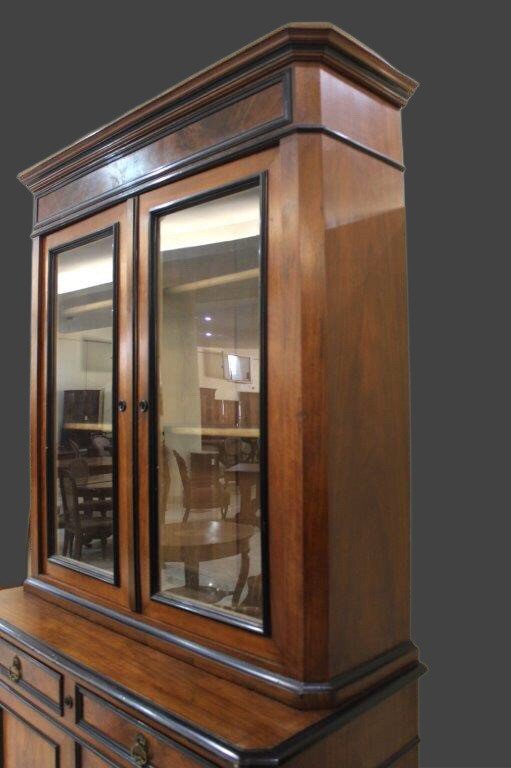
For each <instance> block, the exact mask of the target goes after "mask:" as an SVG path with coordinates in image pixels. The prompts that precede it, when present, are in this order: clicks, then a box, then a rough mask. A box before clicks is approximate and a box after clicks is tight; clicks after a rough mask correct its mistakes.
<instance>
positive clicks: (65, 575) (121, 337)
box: [31, 200, 135, 607]
mask: <svg viewBox="0 0 511 768" xmlns="http://www.w3.org/2000/svg"><path fill="white" fill-rule="evenodd" d="M133 209H134V201H133V200H128V201H126V202H124V203H121V204H120V205H117V206H114V207H112V208H109V209H108V210H106V211H103V212H102V213H99V214H97V215H95V216H91V217H90V218H88V219H86V220H85V221H81V222H78V223H76V224H73V225H71V226H69V227H65V228H64V229H60V230H58V231H57V232H54V233H52V234H51V235H48V236H46V237H45V238H44V239H43V241H42V247H43V252H42V256H41V262H40V278H39V279H40V291H41V294H40V295H41V299H40V305H39V328H40V336H39V341H38V343H39V347H38V363H39V391H38V398H39V399H38V408H39V420H38V427H37V431H35V434H34V433H32V435H31V440H32V441H37V440H38V438H39V445H38V449H39V452H38V471H39V482H40V488H39V499H38V508H39V515H38V526H37V535H38V542H39V545H38V547H37V552H38V553H39V557H38V562H37V563H36V565H37V573H39V574H46V575H47V576H49V577H50V578H51V579H53V580H55V581H56V582H58V583H61V584H65V585H66V588H68V589H70V591H73V590H77V591H82V592H85V593H88V594H93V595H94V596H95V597H99V598H103V599H105V600H107V601H109V602H110V603H111V604H122V605H125V606H130V607H134V604H135V585H134V573H133V568H134V563H133V561H134V555H133V547H134V537H133V514H132V512H133V507H132V505H133V484H132V483H133V444H132V427H133V422H132V419H131V414H132V408H133V366H132V357H133V323H132V313H133V287H132V280H133ZM115 226H118V227H119V238H118V240H119V243H118V297H117V298H118V309H117V324H118V345H117V347H118V375H117V396H118V399H119V400H124V401H125V402H126V410H125V411H124V412H122V413H121V412H118V411H117V410H115V411H114V413H115V418H116V419H117V448H116V454H117V469H118V484H117V523H118V542H117V546H118V552H119V566H118V571H119V584H118V586H117V585H113V584H110V583H107V582H105V581H101V580H100V579H96V578H94V577H93V576H90V575H87V574H85V573H80V572H79V571H77V570H72V569H71V568H66V567H65V566H64V565H63V564H62V563H61V562H58V561H52V560H50V559H48V558H49V556H50V554H52V553H48V542H47V535H46V534H47V530H48V524H49V514H50V512H49V510H48V508H47V507H48V503H47V500H48V484H49V482H50V481H49V479H48V477H47V471H46V468H47V450H46V446H47V445H48V434H49V422H48V419H49V415H48V410H47V402H48V400H47V398H48V333H49V323H48V317H49V312H50V301H49V295H48V288H47V287H48V285H49V262H50V252H51V251H52V250H53V249H55V248H61V247H65V245H66V244H67V243H72V242H74V241H77V240H80V239H81V238H83V237H85V236H88V235H91V234H92V233H94V232H101V231H102V230H104V229H106V228H109V227H115Z"/></svg>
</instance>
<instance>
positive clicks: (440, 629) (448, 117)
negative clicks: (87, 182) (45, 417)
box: [0, 0, 511, 768]
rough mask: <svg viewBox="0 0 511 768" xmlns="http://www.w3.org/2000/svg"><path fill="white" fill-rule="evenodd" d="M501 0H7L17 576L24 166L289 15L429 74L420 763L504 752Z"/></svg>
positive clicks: (11, 446)
mask: <svg viewBox="0 0 511 768" xmlns="http://www.w3.org/2000/svg"><path fill="white" fill-rule="evenodd" d="M505 5H506V4H505V3H502V2H486V3H484V4H477V5H476V4H473V3H472V4H468V3H461V2H451V3H446V2H444V3H434V2H428V3H425V2H423V3H414V2H389V1H387V2H379V3H377V2H372V3H370V2H362V1H359V2H352V1H349V2H345V3H334V2H331V1H330V2H327V1H326V0H324V1H323V0H314V2H311V1H310V0H309V2H294V3H291V2H279V3H276V2H273V3H271V2H265V3H261V2H249V1H248V0H244V2H236V3H234V2H221V1H219V0H217V2H214V3H206V2H203V3H200V2H194V1H192V0H189V2H187V3H179V4H178V3H172V2H160V1H159V0H149V1H148V2H145V3H140V2H139V3H136V4H135V3H130V2H127V0H124V1H123V2H119V1H118V0H109V2H101V3H99V2H94V1H91V0H88V2H87V3H73V2H65V3H64V2H62V3H58V2H49V1H47V2H44V3H36V2H31V3H28V2H17V3H10V4H7V5H6V4H4V6H3V10H2V17H3V18H2V21H1V33H0V34H1V35H2V41H1V45H0V56H1V72H2V93H1V97H2V113H3V116H2V120H1V123H0V125H1V130H2V133H3V136H2V139H3V141H2V142H1V145H2V162H1V173H0V181H1V185H2V195H1V211H2V215H1V218H0V222H1V224H0V226H1V243H2V271H1V279H0V336H1V340H0V349H1V350H2V355H1V362H2V371H1V374H0V384H1V403H2V421H1V425H2V428H1V435H2V438H1V441H0V447H1V460H0V470H1V485H0V487H1V489H2V507H1V517H0V585H4V586H6V585H13V584H19V583H20V582H21V581H22V579H23V576H24V568H25V540H26V529H27V512H28V491H29V481H28V469H27V468H28V384H29V368H28V345H29V336H30V329H29V291H30V264H29V261H30V246H29V243H28V235H29V232H30V228H31V200H30V196H29V194H28V193H27V192H26V191H25V190H24V189H23V188H22V187H21V185H20V184H19V183H18V182H17V181H16V178H15V177H16V173H17V172H18V171H20V170H21V169H23V168H25V167H27V166H29V165H31V164H32V163H34V162H36V161H38V160H40V159H42V158H43V157H45V156H46V155H48V154H50V153H52V152H54V151H56V150H58V149H59V148H61V147H62V146H64V145H66V144H68V143H70V142H72V141H73V140H74V139H76V138H78V137H79V136H81V135H83V134H84V133H87V132H88V131H91V130H94V129H95V128H97V127H98V126H100V125H102V124H103V123H105V122H108V121H110V120H111V119H113V118H115V117H117V116H118V115H119V114H120V113H122V112H124V111H126V110H128V109H130V108H131V107H134V106H136V105H137V104H139V103H140V102H142V101H145V100H147V99H148V98H150V97H152V96H153V95H155V94H157V93H158V92H160V91H162V90H165V89H166V88H168V87H169V86H170V85H172V84H173V83H175V82H177V81H179V80H180V79H182V78H184V77H186V76H188V75H191V74H193V73H194V72H195V71H197V70H198V69H201V68H202V67H205V66H207V65H208V64H210V63H213V62H214V61H215V60H217V59H219V58H222V57H223V56H225V55H226V54H228V53H230V52H232V51H234V50H235V49H237V48H239V47H240V46H242V45H245V44H246V43H249V42H250V41H252V40H253V39H255V38H256V37H258V36H260V35H262V34H264V33H266V32H268V31H270V30H271V29H272V28H274V27H276V26H278V25H280V24H283V23H286V22H288V21H298V20H321V21H331V22H334V23H336V24H338V25H339V26H341V27H343V28H344V29H346V30H347V31H348V32H350V33H351V34H353V35H355V36H356V37H358V38H359V39H360V40H362V41H363V42H364V43H366V44H367V45H369V46H370V47H372V48H374V49H375V50H376V51H378V52H379V53H380V54H382V55H383V56H384V57H386V58H388V59H390V60H391V61H392V63H393V64H395V65H396V66H397V67H399V68H401V69H402V70H404V71H405V72H406V73H408V74H410V75H412V76H413V77H415V78H417V79H418V80H419V81H420V82H421V87H420V89H419V90H418V92H417V93H416V95H415V96H414V98H413V99H412V101H411V102H410V104H409V106H408V107H407V108H406V110H405V111H404V113H403V117H404V140H405V158H406V165H407V176H406V179H407V187H406V194H407V205H408V249H409V283H410V343H411V372H412V416H413V422H412V438H413V637H414V639H415V641H416V642H417V643H418V645H419V646H420V648H421V652H422V657H423V659H424V660H425V662H426V663H427V664H428V665H429V667H430V672H429V674H428V675H427V676H426V677H425V678H423V682H422V699H421V735H422V751H421V765H422V766H425V767H430V768H433V767H444V768H450V767H452V768H454V766H460V767H463V768H472V767H477V768H502V767H504V766H505V767H507V768H509V766H511V747H510V746H509V740H508V739H509V737H508V730H509V725H510V723H509V686H510V674H509V664H508V655H509V648H510V647H511V637H510V632H509V623H508V621H509V587H510V574H509V561H510V557H509V546H510V512H511V504H510V493H509V477H510V461H509V458H510V457H509V437H508V436H509V431H510V410H509V392H510V381H509V371H508V362H509V289H510V283H509V255H510V252H509V251H510V249H509V236H508V220H509V212H508V210H507V209H508V207H509V188H508V179H507V178H506V177H504V173H503V169H504V152H505V149H506V148H507V144H508V141H509V135H507V136H506V139H507V141H505V140H504V124H505V121H504V114H503V107H504V105H506V106H507V102H508V100H509V85H508V83H507V82H504V69H505V66H506V65H507V66H508V62H507V61H506V62H505V60H504V51H505V47H506V46H507V44H508V41H507V40H504V34H505V33H507V28H508V25H507V23H506V22H505V20H504V8H505ZM507 125H508V124H507ZM507 132H508V134H509V127H508V128H507ZM505 320H507V324H506V322H505ZM506 708H507V712H506Z"/></svg>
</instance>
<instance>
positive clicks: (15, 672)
mask: <svg viewBox="0 0 511 768" xmlns="http://www.w3.org/2000/svg"><path fill="white" fill-rule="evenodd" d="M9 680H12V682H13V683H19V681H20V680H21V661H20V658H19V656H15V657H14V658H13V660H12V664H11V666H10V667H9Z"/></svg>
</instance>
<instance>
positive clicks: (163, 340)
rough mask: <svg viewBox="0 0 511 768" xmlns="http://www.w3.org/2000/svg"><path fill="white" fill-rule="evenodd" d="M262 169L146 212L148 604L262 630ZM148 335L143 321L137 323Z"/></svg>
mask: <svg viewBox="0 0 511 768" xmlns="http://www.w3.org/2000/svg"><path fill="white" fill-rule="evenodd" d="M263 193H264V177H261V176H257V177H255V178H252V179H249V180H248V181H246V182H244V183H242V184H237V185H234V186H229V187H226V188H223V189H219V190H215V191H214V192H210V193H207V194H203V195H199V196H193V197H191V198H188V199H185V200H182V201H180V202H179V203H178V204H177V205H170V206H167V207H163V208H160V209H158V210H157V211H156V212H154V214H153V217H152V255H151V264H152V274H151V283H152V285H151V319H152V323H153V326H152V328H153V331H152V332H153V333H154V336H153V338H152V339H151V376H152V381H151V390H152V398H151V399H152V402H153V403H154V408H153V409H152V413H151V461H150V473H151V477H150V486H151V489H152V542H153V549H152V576H151V579H152V583H151V591H152V599H153V600H156V601H158V602H163V603H168V604H170V605H173V606H177V607H180V608H184V609H185V610H187V611H192V612H196V613H199V614H203V615H206V616H208V617H211V618H216V619H219V620H222V621H225V622H229V623H234V624H238V625H243V626H246V627H247V628H252V629H255V630H256V631H262V630H263V626H264V618H265V610H266V601H265V597H264V595H265V586H266V585H265V583H264V577H265V575H266V574H265V494H264V476H265V475H264V472H265V467H264V465H265V460H266V457H265V442H264V411H265V409H264V397H265V361H264V334H263V332H262V331H263V327H262V326H263V323H262V317H263V314H262V311H261V306H262V301H263V298H264V237H263V234H264V221H265V210H264V205H263V201H264V194H263ZM150 333H151V330H150Z"/></svg>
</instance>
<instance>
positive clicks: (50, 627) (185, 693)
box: [0, 588, 324, 749]
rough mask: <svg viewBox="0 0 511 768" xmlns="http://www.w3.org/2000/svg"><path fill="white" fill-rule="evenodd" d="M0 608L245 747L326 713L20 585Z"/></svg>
mask: <svg viewBox="0 0 511 768" xmlns="http://www.w3.org/2000/svg"><path fill="white" fill-rule="evenodd" d="M0 616H1V617H2V620H5V621H7V622H9V624H10V625H14V626H16V627H18V628H19V630H20V631H21V632H23V633H26V634H28V635H30V636H32V637H35V638H37V639H38V640H39V641H40V642H42V643H44V644H45V645H46V646H48V647H50V648H53V649H58V650H59V653H61V654H62V655H64V656H65V657H67V658H68V659H72V660H73V661H75V662H76V663H77V664H80V665H82V666H83V667H85V668H89V669H91V670H93V672H94V673H96V674H98V675H101V676H103V677H104V678H106V679H108V680H111V681H112V683H114V684H115V685H119V686H121V687H122V688H124V689H127V690H131V691H132V692H135V693H136V694H137V695H139V696H141V697H143V698H145V699H146V700H148V701H152V702H153V703H154V704H155V705H156V706H158V707H161V708H162V709H164V710H167V711H169V712H171V713H173V715H175V716H176V717H178V718H182V719H183V720H185V721H187V722H191V723H194V724H195V725H196V726H198V727H199V728H201V729H203V730H205V731H209V732H211V733H214V734H216V735H217V736H218V737H220V738H222V739H225V740H227V741H229V742H232V743H234V744H238V745H239V746H240V747H242V748H245V749H257V748H262V747H267V746H274V745H276V744H279V743H280V742H281V741H283V740H284V739H286V738H289V737H291V736H293V735H294V734H295V733H296V732H297V731H300V730H302V728H304V727H307V726H308V725H311V724H312V723H315V722H318V720H321V718H322V717H323V716H324V712H318V711H315V712H304V711H301V710H297V709H293V708H292V707H288V706H286V705H284V704H281V703H280V702H278V701H275V700H273V699H269V698H267V697H265V696H262V695H261V694H259V693H255V692H254V691H251V690H249V689H248V688H245V687H242V686H238V685H235V684H234V683H232V682H230V681H228V680H223V679H222V678H219V677H217V676H215V675H213V674H211V673H209V672H206V671H204V670H201V669H200V668H198V667H196V666H194V665H192V664H187V663H185V662H183V661H180V660H178V659H176V658H174V657H172V656H169V655H167V654H165V653H161V652H160V651H157V650H154V649H153V648H149V647H147V646H145V645H142V644H141V643H137V642H135V641H134V640H131V639H129V638H126V637H124V636H123V635H121V634H119V633H118V632H112V631H111V630H109V629H106V628H105V627H102V626H100V625H98V624H94V623H93V622H91V621H87V620H86V619H83V618H82V617H80V616H76V615H74V614H72V613H70V612H69V611H66V610H63V609H62V608H58V607H56V606H55V605H52V604H51V603H48V602H47V601H45V600H41V599H40V598H37V597H35V596H33V595H30V594H27V593H25V592H24V591H23V590H22V589H21V588H17V589H9V590H5V591H3V592H1V593H0ZM226 712H228V713H229V716H228V717H226V716H225V714H226Z"/></svg>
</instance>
